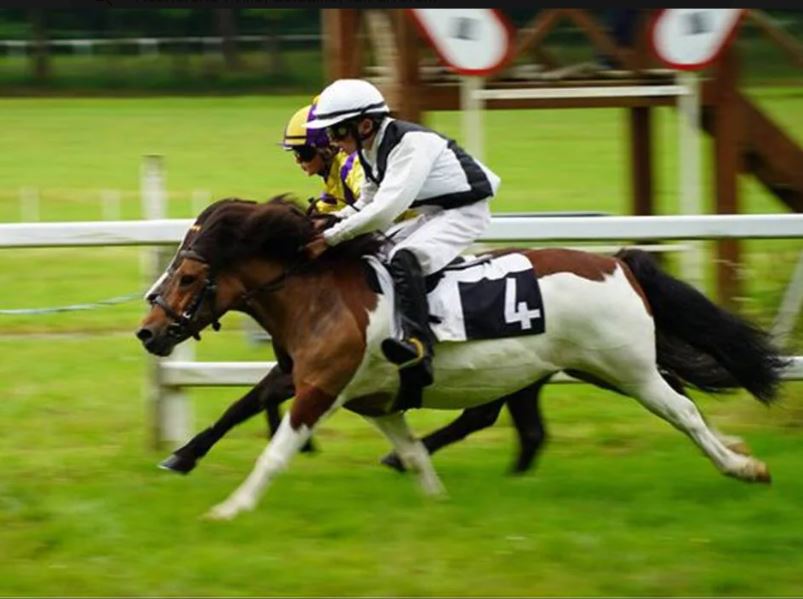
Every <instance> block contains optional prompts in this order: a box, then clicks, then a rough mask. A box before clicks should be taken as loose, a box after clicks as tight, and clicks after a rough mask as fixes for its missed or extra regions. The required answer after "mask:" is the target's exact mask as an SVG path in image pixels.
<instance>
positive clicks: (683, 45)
mask: <svg viewBox="0 0 803 599" xmlns="http://www.w3.org/2000/svg"><path fill="white" fill-rule="evenodd" d="M743 14H744V9H743V8H668V9H665V10H662V11H660V12H659V13H658V15H657V16H656V17H655V19H654V20H653V21H652V23H651V25H650V40H651V42H652V47H653V50H654V51H655V54H656V55H657V56H658V58H660V59H661V60H662V61H663V62H664V63H666V64H667V65H669V66H670V67H672V68H675V69H681V70H685V71H693V70H697V69H702V68H705V67H707V66H708V65H710V64H711V63H713V62H714V61H715V60H716V59H717V58H718V57H719V55H720V53H721V52H722V51H723V50H724V49H725V48H726V47H727V45H728V44H729V43H730V42H731V41H732V40H733V37H734V36H735V35H736V29H737V27H738V25H739V22H740V21H741V18H742V15H743Z"/></svg>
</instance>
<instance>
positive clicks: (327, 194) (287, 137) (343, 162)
mask: <svg viewBox="0 0 803 599" xmlns="http://www.w3.org/2000/svg"><path fill="white" fill-rule="evenodd" d="M316 100H317V98H316ZM313 118H315V100H313V103H312V104H309V105H307V106H304V108H301V109H300V110H298V111H296V113H295V114H294V115H293V116H292V117H291V118H290V121H289V122H288V123H287V127H285V129H284V139H283V140H282V144H281V145H282V146H283V147H284V149H285V150H288V151H292V152H293V154H294V155H295V158H296V162H297V163H298V165H299V166H300V167H301V169H302V170H303V171H304V172H305V173H307V176H309V177H311V176H313V175H318V176H319V177H321V179H323V193H321V195H320V197H319V198H318V199H317V200H314V201H313V202H312V203H313V207H314V210H315V211H316V212H335V211H337V210H341V209H342V208H344V207H345V206H347V205H349V204H353V203H354V202H355V201H356V200H357V198H359V197H360V189H361V188H362V181H363V172H362V165H361V164H360V161H359V160H357V155H356V154H351V155H349V154H346V153H345V152H343V151H342V150H341V149H340V148H338V147H337V146H335V145H334V144H332V143H331V142H330V141H329V137H328V136H327V135H326V132H325V131H323V130H319V131H316V130H314V129H307V128H306V127H305V125H306V123H307V121H310V120H312V119H313Z"/></svg>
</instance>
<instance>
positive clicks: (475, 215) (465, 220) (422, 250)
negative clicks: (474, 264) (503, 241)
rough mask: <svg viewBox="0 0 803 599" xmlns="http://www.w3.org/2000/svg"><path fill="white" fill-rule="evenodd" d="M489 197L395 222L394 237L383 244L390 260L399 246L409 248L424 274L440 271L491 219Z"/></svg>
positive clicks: (473, 239)
mask: <svg viewBox="0 0 803 599" xmlns="http://www.w3.org/2000/svg"><path fill="white" fill-rule="evenodd" d="M489 204H490V198H486V199H484V200H479V201H478V202H474V203H472V204H467V205H466V206H461V207H460V208H450V209H448V210H443V209H435V210H433V211H431V212H426V213H424V214H422V215H420V216H417V217H415V218H411V219H408V220H405V221H402V222H400V223H398V224H395V225H393V226H392V227H390V228H389V229H388V230H387V231H386V235H387V236H388V237H389V238H390V239H391V241H389V242H388V244H387V245H386V246H385V248H383V250H384V251H383V253H384V254H385V255H386V256H387V259H388V260H390V259H392V258H393V256H394V254H395V253H396V252H398V251H400V250H409V251H410V252H412V253H413V254H414V255H415V257H416V258H418V262H419V264H421V270H422V271H423V274H424V275H431V274H432V273H435V272H438V271H439V270H441V269H442V268H443V267H444V266H446V265H447V264H449V262H451V261H452V260H454V259H455V258H457V256H459V255H460V254H461V253H462V252H463V251H464V250H466V249H467V248H468V247H469V246H470V245H471V244H472V243H474V242H475V241H476V240H477V238H478V237H479V236H480V235H482V233H484V232H485V229H487V228H488V225H489V224H490V223H491V209H490V206H489Z"/></svg>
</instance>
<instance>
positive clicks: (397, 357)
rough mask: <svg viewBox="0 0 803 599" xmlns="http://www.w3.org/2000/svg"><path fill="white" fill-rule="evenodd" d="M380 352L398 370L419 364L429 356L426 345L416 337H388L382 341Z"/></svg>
mask: <svg viewBox="0 0 803 599" xmlns="http://www.w3.org/2000/svg"><path fill="white" fill-rule="evenodd" d="M382 353H383V354H385V357H386V358H387V359H388V361H389V362H393V363H394V364H396V365H397V366H398V367H399V370H401V369H403V368H410V367H412V366H415V365H417V364H421V362H423V361H424V359H425V358H427V357H428V356H429V353H428V352H427V349H426V347H425V346H424V344H423V343H422V342H421V340H420V339H418V338H417V337H408V338H406V339H403V340H399V339H396V338H394V337H388V338H387V339H385V340H383V341H382Z"/></svg>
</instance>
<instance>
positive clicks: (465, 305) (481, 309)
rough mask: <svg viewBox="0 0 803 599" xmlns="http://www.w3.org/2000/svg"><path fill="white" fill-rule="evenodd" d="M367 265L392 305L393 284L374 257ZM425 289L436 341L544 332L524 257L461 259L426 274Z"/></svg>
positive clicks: (534, 284)
mask: <svg viewBox="0 0 803 599" xmlns="http://www.w3.org/2000/svg"><path fill="white" fill-rule="evenodd" d="M365 260H366V261H367V263H368V266H370V268H369V271H370V272H369V279H370V280H371V286H372V288H373V289H374V290H375V291H376V292H378V293H381V294H383V295H385V296H387V297H388V298H389V299H391V300H392V299H393V295H394V293H393V281H392V279H391V277H390V275H389V274H388V272H387V269H386V268H385V266H384V264H382V263H381V262H380V261H379V260H378V259H377V258H376V257H374V256H365ZM426 288H427V300H428V302H429V313H430V324H431V328H432V332H433V333H434V334H435V337H436V338H437V340H438V342H441V343H442V342H463V341H474V340H479V339H499V338H502V337H517V336H520V335H537V334H539V333H543V332H544V331H545V330H546V320H545V314H544V306H543V301H542V298H541V290H540V287H539V286H538V278H537V277H535V276H534V274H533V265H532V263H531V262H530V260H529V259H528V258H527V257H526V256H525V255H524V254H520V253H510V254H504V255H501V256H479V257H478V256H467V257H460V258H458V259H456V260H455V261H453V262H451V263H450V264H449V265H448V266H446V268H444V269H442V270H440V271H438V272H437V273H434V274H432V275H429V276H428V277H427V278H426ZM391 305H395V304H394V303H393V302H392V301H391ZM392 322H393V327H394V330H393V331H392V333H393V334H394V335H396V334H399V325H398V319H397V318H394V319H393V321H392Z"/></svg>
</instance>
